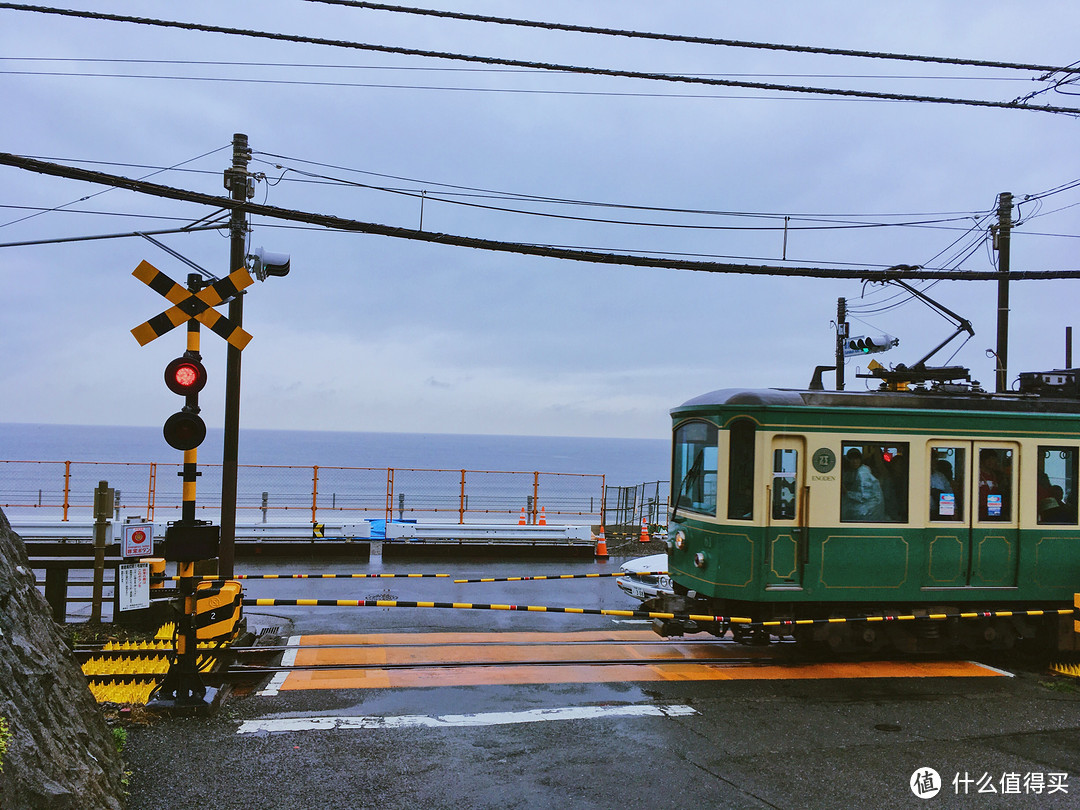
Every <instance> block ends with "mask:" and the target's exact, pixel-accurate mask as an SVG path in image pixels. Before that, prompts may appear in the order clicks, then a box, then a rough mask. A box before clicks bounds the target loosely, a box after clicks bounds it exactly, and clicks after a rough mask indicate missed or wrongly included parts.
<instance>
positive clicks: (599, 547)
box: [596, 526, 608, 557]
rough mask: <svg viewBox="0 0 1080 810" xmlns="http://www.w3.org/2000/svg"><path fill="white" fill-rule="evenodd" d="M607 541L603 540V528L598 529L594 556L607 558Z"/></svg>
mask: <svg viewBox="0 0 1080 810" xmlns="http://www.w3.org/2000/svg"><path fill="white" fill-rule="evenodd" d="M607 555H608V553H607V540H605V539H604V527H603V526H601V527H600V534H599V535H597V537H596V556H597V557H607Z"/></svg>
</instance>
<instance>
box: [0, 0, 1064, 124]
mask: <svg viewBox="0 0 1080 810" xmlns="http://www.w3.org/2000/svg"><path fill="white" fill-rule="evenodd" d="M0 9H8V10H12V11H28V12H35V13H40V14H50V15H59V16H65V17H74V18H82V19H93V20H101V21H107V22H123V23H132V24H135V25H147V26H155V27H160V28H173V29H179V30H185V31H200V32H204V33H216V34H227V35H231V36H242V37H249V38H255V39H263V40H272V41H278V42H290V43H300V44H308V45H321V46H327V47H335V48H349V49H354V50H365V51H372V52H375V53H388V54H396V55H400V56H417V57H423V58H432V59H447V60H453V61H462V62H472V63H478V64H485V65H504V66H510V67H523V68H536V69H543V70H557V71H560V72H564V73H567V74H578V75H590V76H606V77H615V78H629V79H641V80H645V81H659V82H676V83H685V84H700V85H706V86H718V87H742V88H748V89H754V90H767V91H775V92H781V93H802V94H809V95H821V96H839V97H848V98H861V99H875V100H879V101H905V102H922V103H930V104H952V105H962V106H972V107H987V108H999V109H1014V110H1027V111H1033V112H1046V113H1053V114H1064V115H1070V116H1080V109H1077V108H1074V107H1056V106H1052V105H1031V104H1022V103H1018V102H1015V101H991V100H986V99H963V98H948V97H942V96H925V95H918V94H912V93H890V92H880V91H868V90H852V89H842V88H825V87H813V86H808V85H786V84H776V83H771V82H750V81H743V80H737V79H717V78H709V77H705V76H685V75H678V74H669V73H653V72H647V71H635V70H619V69H614V68H599V67H585V66H580V65H565V64H556V63H551V62H536V61H527V60H520V59H508V58H503V57H494V56H479V55H475V54H462V53H450V52H446V51H432V50H428V49H422V48H406V47H401V46H392V45H376V44H373V43H362V42H352V41H346V40H335V39H329V38H326V37H310V36H302V35H299V34H283V33H277V32H271V31H258V30H253V29H242V28H231V27H227V26H219V25H209V24H206V23H190V22H181V21H179V20H162V19H156V18H149V17H132V16H129V15H123V14H110V13H105V12H97V11H81V10H77V9H62V8H51V7H46V6H35V5H27V4H23V3H4V2H0ZM1053 69H1054V70H1057V69H1058V68H1053Z"/></svg>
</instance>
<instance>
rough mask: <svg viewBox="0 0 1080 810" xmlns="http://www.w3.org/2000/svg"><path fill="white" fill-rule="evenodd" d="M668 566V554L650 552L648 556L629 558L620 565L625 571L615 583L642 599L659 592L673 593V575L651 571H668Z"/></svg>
mask: <svg viewBox="0 0 1080 810" xmlns="http://www.w3.org/2000/svg"><path fill="white" fill-rule="evenodd" d="M667 567H668V559H667V554H650V555H649V556H648V557H637V558H636V559H633V560H627V561H626V562H624V563H623V564H622V565H620V566H619V569H620V570H621V571H623V572H624V573H623V575H622V576H621V577H619V578H618V579H617V580H615V583H616V584H617V585H618V586H619V587H620V588H622V589H623V590H624V591H626V593H628V594H630V595H631V596H632V597H634V598H635V599H641V600H642V601H644V600H645V599H651V598H652V597H654V596H657V595H659V594H670V593H673V591H672V590H671V577H670V576H668V575H667V573H649V572H658V571H663V572H666V571H667Z"/></svg>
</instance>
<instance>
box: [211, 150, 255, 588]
mask: <svg viewBox="0 0 1080 810" xmlns="http://www.w3.org/2000/svg"><path fill="white" fill-rule="evenodd" d="M250 160H251V148H250V147H249V146H248V137H247V135H244V134H242V133H236V134H235V135H233V160H232V166H231V167H230V168H228V169H226V170H225V188H226V189H228V191H229V193H230V196H231V198H232V199H233V200H236V201H237V202H246V201H247V200H248V199H250V198H251V197H252V196H254V193H255V190H254V188H253V186H252V182H251V177H250V176H249V175H248V170H247V167H248V161H250ZM229 230H230V232H231V235H232V236H231V242H230V251H229V272H230V273H231V272H233V271H234V270H238V269H240V267H242V266H243V265H244V264H245V262H246V261H247V234H248V223H247V211H246V210H245V209H244V207H243V206H237V207H236V208H234V209H233V212H232V219H231V220H230V221H229ZM229 320H231V321H232V322H233V323H235V324H236V325H237V326H242V325H243V321H244V294H243V293H242V292H241V293H240V294H239V295H236V296H235V297H233V299H232V300H231V301H230V302H229ZM239 450H240V350H239V349H237V348H236V347H234V346H232V345H230V346H229V347H228V349H227V350H226V354H225V436H224V440H223V446H222V456H221V546H220V548H219V550H218V576H221V577H224V578H226V579H228V578H230V577H232V575H233V564H234V561H235V559H236V557H235V543H236V474H237V464H238V457H239Z"/></svg>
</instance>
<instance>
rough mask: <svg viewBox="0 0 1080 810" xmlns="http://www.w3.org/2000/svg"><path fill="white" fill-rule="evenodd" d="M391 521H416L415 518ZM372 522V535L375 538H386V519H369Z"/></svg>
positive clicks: (393, 521) (392, 521)
mask: <svg viewBox="0 0 1080 810" xmlns="http://www.w3.org/2000/svg"><path fill="white" fill-rule="evenodd" d="M390 522H391V523H416V521H415V520H391V521H390ZM368 523H370V524H371V537H372V539H374V540H385V539H386V521H385V520H369V521H368Z"/></svg>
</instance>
